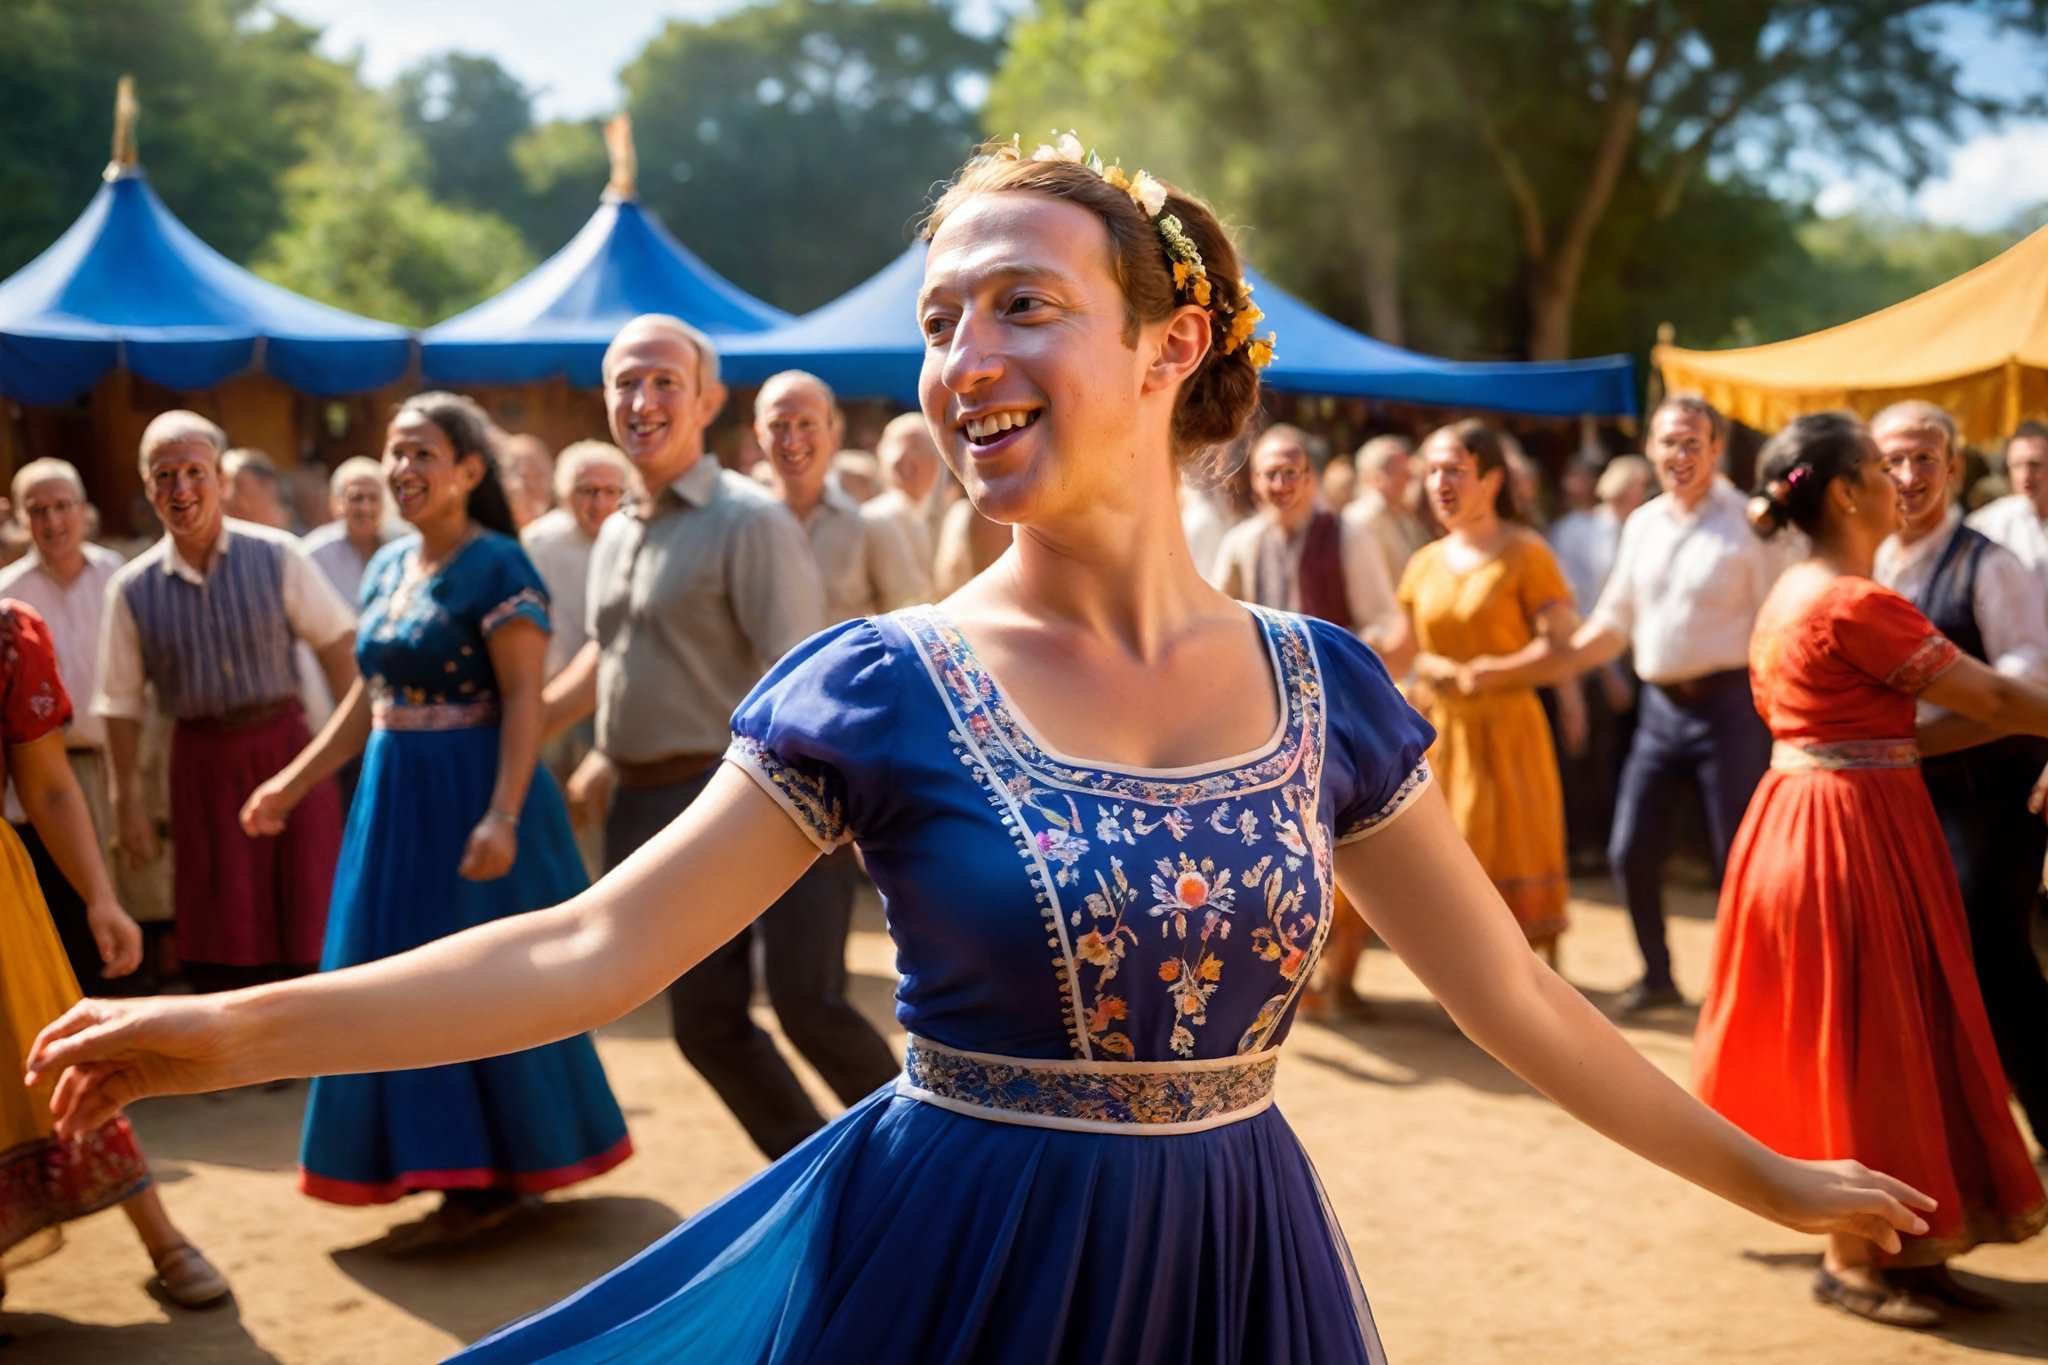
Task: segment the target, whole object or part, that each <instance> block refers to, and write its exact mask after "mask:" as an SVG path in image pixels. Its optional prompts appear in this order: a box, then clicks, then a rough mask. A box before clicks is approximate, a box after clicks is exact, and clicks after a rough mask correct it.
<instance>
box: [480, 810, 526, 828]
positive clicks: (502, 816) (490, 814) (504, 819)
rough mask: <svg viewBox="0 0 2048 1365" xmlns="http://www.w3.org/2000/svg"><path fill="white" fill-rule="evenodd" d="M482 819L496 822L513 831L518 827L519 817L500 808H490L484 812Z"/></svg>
mask: <svg viewBox="0 0 2048 1365" xmlns="http://www.w3.org/2000/svg"><path fill="white" fill-rule="evenodd" d="M484 819H486V820H496V821H497V822H498V823H499V824H501V825H510V826H512V827H513V828H514V829H517V828H518V827H519V817H518V816H517V815H514V814H513V813H512V812H511V811H509V810H506V809H504V808H503V807H500V806H492V807H491V808H490V809H489V810H487V811H485V812H484Z"/></svg>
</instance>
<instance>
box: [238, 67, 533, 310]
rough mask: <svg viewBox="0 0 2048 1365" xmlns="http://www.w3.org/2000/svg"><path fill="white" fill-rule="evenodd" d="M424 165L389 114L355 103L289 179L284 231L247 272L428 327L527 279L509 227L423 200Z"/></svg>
mask: <svg viewBox="0 0 2048 1365" xmlns="http://www.w3.org/2000/svg"><path fill="white" fill-rule="evenodd" d="M424 159H425V154H424V153H423V152H422V151H421V150H420V148H419V146H418V144H417V143H415V142H414V141H413V140H412V139H411V138H410V137H408V136H407V135H406V133H405V130H404V128H403V127H402V126H400V122H399V119H398V117H397V115H396V113H395V111H394V110H393V109H392V108H391V107H390V106H389V105H387V104H385V103H383V102H381V101H365V102H363V103H361V104H358V105H357V106H355V107H354V109H353V110H352V111H351V114H350V117H349V118H347V119H346V120H345V121H344V122H343V123H341V124H340V125H338V126H336V127H335V128H334V129H333V130H332V132H331V135H330V137H329V138H328V140H327V142H326V143H325V144H324V145H323V146H322V148H321V149H320V151H319V152H318V153H316V154H315V155H314V156H312V157H310V158H308V159H307V160H306V161H305V162H304V163H302V164H301V165H299V166H297V167H295V168H294V169H293V170H292V171H291V172H290V173H288V174H287V175H286V176H285V178H284V184H283V189H284V202H285V215H286V216H285V223H284V226H283V227H282V228H281V229H280V230H279V231H278V232H277V234H276V235H275V236H273V237H272V238H271V240H270V242H269V244H268V245H267V246H266V247H265V248H264V250H263V253H262V255H261V256H260V257H259V259H258V260H257V261H256V262H255V265H254V268H255V270H256V271H257V272H258V273H259V274H261V275H263V276H264V277H265V278H267V279H269V280H271V281H273V282H275V283H277V284H281V285H283V286H285V287H286V288H287V289H294V290H297V291H298V292H299V293H302V294H305V295H307V296H308V297H310V298H315V299H319V300H320V301H321V302H323V303H331V304H333V305H335V306H336V307H338V308H346V309H348V310H350V311H351V312H356V313H363V314H366V315H368V316H370V317H376V318H383V319H386V320H387V321H391V322H400V323H405V324H408V325H411V326H424V325H426V324H428V323H432V322H437V321H439V320H440V319H442V318H445V317H448V316H449V315H451V314H453V313H457V312H460V311H461V310H462V309H464V308H467V307H469V306H470V305H471V304H473V303H477V302H479V301H481V300H482V299H485V298H488V297H489V296H490V295H492V294H494V293H496V292H498V291H499V290H500V289H503V288H504V287H505V286H506V285H508V284H510V283H512V282H513V281H514V280H516V279H518V278H519V277H520V276H521V275H522V274H524V273H525V272H526V271H527V270H529V269H531V268H532V265H533V257H532V255H531V253H529V252H528V251H527V249H526V244H525V243H524V242H523V241H522V240H521V239H520V236H519V233H518V231H517V230H516V229H514V228H513V227H512V225H511V224H509V223H507V222H505V221H504V220H503V219H501V218H498V217H496V216H494V215H492V214H487V213H479V212H476V211H474V210H469V209H459V208H454V207H452V206H450V205H448V204H444V203H441V202H440V201H438V200H436V199H435V198H434V197H433V196H432V195H430V194H429V193H428V192H427V191H426V189H425V188H424V186H423V184H422V180H423V178H424V166H423V163H424Z"/></svg>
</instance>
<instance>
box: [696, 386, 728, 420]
mask: <svg viewBox="0 0 2048 1365" xmlns="http://www.w3.org/2000/svg"><path fill="white" fill-rule="evenodd" d="M724 407H725V385H723V384H721V383H719V382H717V381H716V380H713V381H712V382H711V383H709V384H706V385H705V386H704V388H703V390H702V391H701V392H700V393H698V395H697V424H698V425H699V426H705V427H708V426H710V425H711V424H712V423H713V422H714V421H716V420H717V419H718V414H719V411H720V409H722V408H724Z"/></svg>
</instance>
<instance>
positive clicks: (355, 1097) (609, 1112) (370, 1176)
mask: <svg viewBox="0 0 2048 1365" xmlns="http://www.w3.org/2000/svg"><path fill="white" fill-rule="evenodd" d="M497 771H498V729H497V727H496V726H480V727H475V728H470V729H461V730H425V731H409V730H408V731H393V730H383V729H379V730H374V731H372V732H371V735H370V743H369V747H368V748H367V750H365V752H364V756H363V771H362V777H361V779H360V781H359V782H358V784H357V787H356V796H355V802H354V804H353V805H352V806H351V807H350V809H349V818H348V830H347V833H346V834H345V835H344V836H343V839H342V850H341V865H340V867H339V869H338V870H337V871H336V873H335V878H334V898H333V902H332V905H331V908H330V909H329V912H328V918H327V942H326V948H325V951H324V953H323V954H322V957H321V961H320V968H321V970H322V971H334V970H336V969H338V968H342V967H351V966H355V965H356V964H358V963H363V962H374V961H376V960H378V959H379V958H385V957H390V956H392V955H393V954H395V953H402V952H404V951H406V950H407V949H410V948H417V947H419V946H420V945H421V944H424V943H431V942H433V941H434V940H435V939H438V938H445V937H447V936H448V935H449V934H452V933H456V932H457V931H459V930H462V929H467V928H470V927H471V926H473V925H478V924H485V923H488V922H490V921H492V920H498V919H503V918H505V917H506V916H508V915H517V914H522V913H524V912H525V911H528V910H537V909H541V908H542V907H545V906H549V905H556V904H559V903H560V902H562V901H565V900H568V899H569V898H570V897H572V896H574V895H575V894H576V893H577V892H579V891H581V890H583V888H584V887H586V886H587V885H589V879H588V878H587V877H586V876H585V874H584V870H583V860H582V857H581V855H580V854H579V853H578V852H577V848H576V843H575V840H574V838H573V836H572V835H571V833H570V829H569V817H568V812H567V810H566V808H565V807H564V806H563V804H562V794H561V792H560V790H559V789H558V788H557V787H556V786H555V783H554V779H553V778H552V777H551V776H549V774H548V772H547V770H546V769H545V768H542V769H539V770H538V771H536V772H535V774H534V778H533V785H532V787H531V788H530V789H529V790H528V792H527V796H526V804H525V806H524V808H523V809H522V810H521V811H520V816H519V853H518V857H517V859H516V861H515V862H514V863H513V866H512V870H511V871H510V872H509V873H507V874H506V875H505V876H503V877H500V878H498V879H496V880H495V881H488V882H473V881H467V880H465V879H464V878H462V877H461V876H459V875H457V873H456V868H457V867H459V866H460V865H461V862H462V852H463V848H464V846H465V845H466V844H467V843H468V841H469V835H470V831H471V830H473V829H474V828H475V827H476V823H477V821H478V820H480V819H481V818H482V817H483V814H484V812H485V811H486V810H487V809H489V807H490V799H491V787H492V786H493V785H494V783H495V781H496V776H497ZM631 1153H632V1144H631V1143H630V1141H629V1140H628V1139H627V1137H626V1120H625V1117H624V1116H623V1115H622V1114H621V1113H620V1112H619V1105H618V1101H617V1100H615V1099H614V1098H613V1097H612V1092H611V1087H610V1085H609V1084H607V1082H606V1081H605V1075H604V1068H603V1067H602V1066H601V1065H600V1064H599V1062H598V1060H597V1050H596V1048H595V1047H593V1046H592V1045H591V1042H590V1039H589V1038H588V1037H578V1038H570V1039H567V1040H565V1041H563V1042H559V1043H551V1044H549V1045H548V1046H546V1047H537V1048H532V1049H529V1050H528V1051H525V1052H515V1053H512V1054H510V1055H509V1056H504V1057H489V1058H485V1059H484V1060H482V1061H477V1062H464V1063H461V1064H458V1065H455V1066H435V1067H425V1068H421V1069H419V1070H414V1071H392V1072H381V1073H375V1074H371V1075H360V1076H323V1077H321V1078H320V1079H318V1080H316V1081H314V1082H313V1093H312V1097H311V1099H310V1101H309V1102H308V1105H307V1109H306V1129H305V1137H304V1140H303V1142H302V1143H301V1146H300V1153H299V1167H300V1175H299V1185H300V1188H301V1189H303V1190H304V1191H305V1192H306V1193H307V1194H310V1195H313V1196H315V1197H316V1198H320V1199H326V1200H329V1201H331V1202H334V1203H341V1204H376V1203H386V1202H389V1201H390V1200H394V1199H398V1198H401V1197H403V1196H404V1195H406V1194H409V1193H412V1192H414V1191H416V1190H449V1189H487V1188H496V1189H515V1190H521V1191H524V1192H527V1193H538V1192H540V1191H543V1190H550V1189H558V1188H560V1187H561V1186H564V1185H568V1184H572V1183H574V1182H575V1181H578V1180H582V1179H585V1178H587V1177H589V1176H593V1175H596V1174H598V1173H599V1172H601V1171H605V1170H609V1169H610V1168H611V1167H613V1166H616V1165H617V1164H618V1163H619V1162H621V1161H624V1160H625V1159H626V1157H627V1156H629V1155H631Z"/></svg>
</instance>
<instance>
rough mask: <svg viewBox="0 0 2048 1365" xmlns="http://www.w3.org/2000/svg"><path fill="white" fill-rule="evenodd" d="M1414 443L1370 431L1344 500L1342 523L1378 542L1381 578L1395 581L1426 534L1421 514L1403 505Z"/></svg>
mask: <svg viewBox="0 0 2048 1365" xmlns="http://www.w3.org/2000/svg"><path fill="white" fill-rule="evenodd" d="M1414 455H1415V445H1414V443H1413V442H1412V441H1410V440H1409V439H1408V438H1407V437H1405V436H1375V437H1373V438H1372V439H1371V440H1369V441H1367V442H1366V443H1365V444H1364V445H1362V446H1360V447H1359V448H1358V454H1357V455H1356V456H1355V457H1354V459H1353V464H1354V465H1355V466H1356V467H1357V472H1358V496H1357V497H1354V498H1353V499H1352V500H1351V501H1350V502H1348V503H1346V504H1345V505H1344V511H1343V517H1344V524H1345V525H1346V526H1349V527H1352V528H1354V529H1357V530H1360V531H1364V532H1365V533H1366V534H1367V535H1369V536H1370V537H1371V538H1372V541H1373V544H1375V545H1376V546H1378V547H1379V552H1380V562H1381V563H1382V564H1383V565H1384V566H1385V567H1386V571H1387V581H1388V582H1390V583H1392V584H1393V585H1394V586H1395V587H1396V588H1398V587H1400V586H1401V574H1402V572H1403V571H1404V570H1406V569H1407V567H1408V561H1409V560H1410V559H1411V558H1413V557H1414V555H1415V552H1416V551H1417V550H1419V549H1421V548H1422V547H1423V546H1425V545H1427V544H1429V542H1430V539H1431V536H1430V531H1429V528H1428V527H1427V526H1424V525H1423V524H1422V518H1420V517H1418V516H1416V515H1415V514H1414V513H1413V512H1411V511H1409V510H1408V489H1409V486H1410V485H1411V484H1412V483H1413V482H1414Z"/></svg>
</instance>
